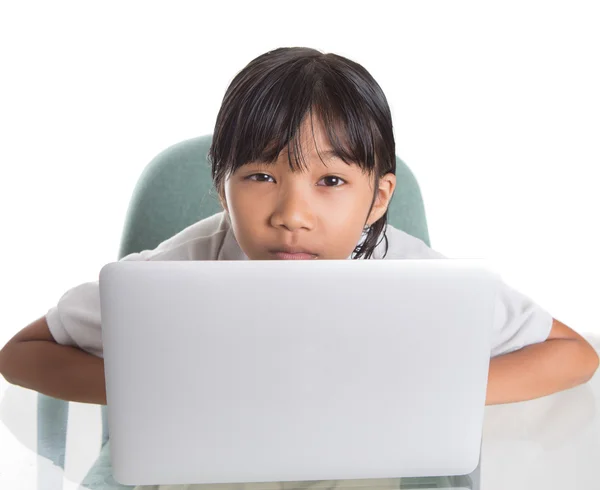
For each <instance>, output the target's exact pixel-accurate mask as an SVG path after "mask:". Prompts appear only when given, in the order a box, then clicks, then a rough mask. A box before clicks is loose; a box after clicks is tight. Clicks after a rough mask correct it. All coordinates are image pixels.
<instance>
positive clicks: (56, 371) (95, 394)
mask: <svg viewBox="0 0 600 490" xmlns="http://www.w3.org/2000/svg"><path fill="white" fill-rule="evenodd" d="M0 373H1V374H2V375H3V376H4V377H5V378H6V380H7V381H8V382H9V383H12V384H15V385H18V386H22V387H24V388H29V389H31V390H35V391H38V392H40V393H43V394H45V395H49V396H52V397H54V398H59V399H61V400H67V401H76V402H82V403H95V404H101V405H106V388H105V382H104V360H103V359H102V358H100V357H96V356H93V355H92V354H88V353H87V352H85V351H83V350H81V349H78V348H77V347H72V346H68V345H60V344H57V343H56V342H55V341H54V338H53V337H52V334H51V333H50V330H49V329H48V324H47V323H46V317H45V316H43V317H41V318H39V319H38V320H36V321H34V322H33V323H31V324H30V325H29V326H27V327H25V328H24V329H23V330H21V331H20V332H18V333H17V334H16V335H15V336H14V337H13V338H12V339H10V340H9V341H8V343H7V344H6V345H5V346H4V347H3V348H2V350H1V351H0Z"/></svg>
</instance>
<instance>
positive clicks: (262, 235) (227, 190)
mask: <svg viewBox="0 0 600 490" xmlns="http://www.w3.org/2000/svg"><path fill="white" fill-rule="evenodd" d="M313 124H314V133H315V134H314V140H313V137H312V132H311V128H310V121H308V120H307V122H305V123H304V124H303V126H302V129H301V135H302V136H301V142H300V144H301V147H302V154H303V156H304V159H305V161H306V164H307V167H308V170H306V171H304V170H301V171H296V172H293V171H292V170H291V169H290V166H289V163H288V154H287V149H284V150H283V151H282V152H281V154H280V155H279V158H278V160H277V162H276V163H275V164H259V163H253V162H250V163H248V164H246V165H243V166H242V167H240V168H239V169H238V170H237V171H236V172H234V173H233V174H232V175H229V176H228V178H227V179H226V180H225V183H224V196H222V197H221V200H222V202H223V206H224V208H225V210H226V212H228V213H229V216H230V219H231V223H232V227H233V232H234V234H235V237H236V239H237V241H238V243H239V245H240V247H241V249H242V251H243V252H244V253H245V254H246V255H247V256H248V258H249V259H252V260H277V259H347V258H348V257H349V256H350V255H351V254H352V252H353V250H354V248H355V247H356V245H357V244H358V242H359V240H360V238H361V235H362V231H363V227H364V226H365V225H371V224H373V223H374V222H375V221H377V220H378V219H379V218H380V217H381V216H382V215H383V214H384V213H385V210H386V209H387V206H388V204H389V200H390V198H391V196H392V193H393V190H394V187H395V184H396V179H395V176H394V175H393V174H387V175H385V176H384V177H382V178H381V179H380V182H379V185H378V190H377V197H376V201H375V203H374V204H373V208H372V210H371V213H370V214H369V208H370V207H371V202H372V200H373V195H374V188H373V181H374V176H373V175H369V174H365V173H363V172H362V170H361V169H360V168H359V167H358V166H357V165H354V164H352V165H348V164H346V163H345V162H344V161H342V160H340V159H338V158H337V157H334V156H333V155H328V154H327V150H329V149H330V148H329V145H328V143H327V139H326V133H324V131H323V128H322V126H321V124H320V122H319V121H315V122H314V123H313ZM315 140H316V145H315ZM317 149H318V152H319V153H320V154H321V157H322V158H323V160H324V161H325V163H327V166H325V165H324V164H323V162H321V160H320V159H319V155H318V154H317ZM292 155H293V152H292Z"/></svg>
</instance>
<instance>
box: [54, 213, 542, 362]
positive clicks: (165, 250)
mask: <svg viewBox="0 0 600 490" xmlns="http://www.w3.org/2000/svg"><path fill="white" fill-rule="evenodd" d="M386 236H387V239H388V252H387V255H386V256H385V259H445V258H447V257H445V256H443V255H442V254H441V253H439V252H436V251H435V250H433V249H431V248H430V247H428V246H427V244H425V242H423V241H422V240H420V239H418V238H416V237H413V236H412V235H409V234H408V233H406V232H404V231H402V230H399V229H397V228H394V227H393V226H390V225H388V226H387V229H386ZM384 251H385V241H384V240H382V241H381V242H380V243H379V245H378V246H377V248H376V249H375V251H374V253H373V257H372V258H374V259H381V258H382V255H383V253H384ZM121 260H160V261H163V260H248V257H247V256H246V255H245V254H244V252H243V251H242V250H241V248H240V247H239V245H238V243H237V240H236V239H235V236H234V234H233V230H232V228H231V222H230V220H229V218H228V217H227V216H226V214H225V213H224V212H220V213H217V214H215V215H213V216H211V217H209V218H206V219H203V220H200V221H198V222H196V223H194V224H192V225H190V226H188V227H187V228H185V229H184V230H182V231H180V232H179V233H177V234H176V235H174V236H172V237H171V238H169V239H167V240H165V241H164V242H162V243H160V244H159V245H158V246H157V247H156V248H155V249H153V250H143V251H141V252H139V253H132V254H130V255H127V256H125V257H123V258H122V259H121ZM495 312H496V313H495V318H494V326H493V334H492V346H491V352H490V357H495V356H498V355H501V354H506V353H508V352H511V351H514V350H518V349H520V348H522V347H524V346H526V345H529V344H535V343H538V342H543V341H545V340H546V339H547V338H548V335H549V334H550V328H551V326H552V316H551V315H550V314H549V313H548V312H547V311H546V310H544V309H542V308H541V307H540V306H539V305H537V304H536V303H534V302H533V301H532V300H531V299H530V298H528V297H527V296H525V295H524V294H522V293H520V292H518V291H516V290H515V289H513V288H511V287H510V286H508V285H507V284H505V283H504V282H502V281H501V284H500V288H499V293H498V295H497V297H496V305H495ZM46 321H47V322H48V327H49V329H50V333H51V334H52V336H53V337H54V339H55V340H56V342H58V343H59V344H64V345H73V346H76V347H79V348H80V349H82V350H84V351H87V352H89V353H91V354H93V355H95V356H98V357H103V351H102V335H101V328H100V292H99V287H98V280H96V281H92V282H86V283H83V284H80V285H78V286H75V287H74V288H71V289H69V290H68V291H67V292H66V293H64V294H63V296H62V297H61V298H60V299H59V301H58V304H57V305H56V306H53V307H52V308H50V310H48V312H47V313H46Z"/></svg>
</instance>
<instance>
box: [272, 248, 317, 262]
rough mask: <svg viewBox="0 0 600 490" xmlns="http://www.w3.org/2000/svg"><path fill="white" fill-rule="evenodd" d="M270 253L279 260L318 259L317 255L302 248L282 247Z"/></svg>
mask: <svg viewBox="0 0 600 490" xmlns="http://www.w3.org/2000/svg"><path fill="white" fill-rule="evenodd" d="M270 252H271V254H273V255H274V256H275V257H277V258H278V259H280V260H313V259H316V258H317V257H318V254H316V253H314V252H311V251H310V250H306V249H304V248H291V247H282V248H278V249H275V250H270Z"/></svg>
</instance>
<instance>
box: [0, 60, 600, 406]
mask: <svg viewBox="0 0 600 490" xmlns="http://www.w3.org/2000/svg"><path fill="white" fill-rule="evenodd" d="M209 160H210V162H211V165H212V177H213V181H214V186H215V188H216V190H217V193H218V196H219V199H220V201H221V204H222V206H223V211H222V212H220V213H218V214H216V215H214V216H212V217H209V218H207V219H204V220H201V221H198V222H197V223H194V224H193V225H191V226H189V227H187V228H186V229H184V230H183V231H181V232H179V233H178V234H176V235H175V236H173V237H171V238H169V239H168V240H166V241H164V242H162V243H161V244H160V245H158V246H157V247H156V248H155V249H153V250H144V251H141V252H139V253H133V254H130V255H128V256H126V257H124V258H123V259H121V260H246V259H250V260H319V259H409V258H423V259H428V258H437V259H442V258H445V257H444V256H443V255H442V254H440V253H438V252H436V251H434V250H432V249H430V248H429V247H428V246H427V245H426V244H425V243H424V242H423V241H421V240H419V239H417V238H415V237H412V236H411V235H409V234H407V233H405V232H403V231H401V230H399V229H395V228H393V227H392V226H389V225H387V224H386V220H387V207H388V204H389V202H390V199H391V198H392V195H393V193H394V188H395V185H396V177H395V164H396V159H395V141H394V135H393V130H392V119H391V113H390V109H389V107H388V104H387V101H386V98H385V95H384V94H383V92H382V90H381V88H380V87H379V85H378V84H377V82H376V81H375V80H374V79H373V78H372V76H371V75H370V74H369V73H368V72H367V70H365V69H364V68H363V67H362V66H361V65H359V64H357V63H355V62H353V61H351V60H349V59H346V58H344V57H342V56H338V55H335V54H331V53H330V54H323V53H321V52H319V51H317V50H314V49H308V48H280V49H275V50H273V51H270V52H267V53H265V54H263V55H261V56H259V57H257V58H256V59H254V60H252V61H251V62H250V63H249V64H248V65H247V66H246V67H245V68H244V69H243V70H242V71H241V72H240V73H238V74H237V76H236V77H235V78H234V79H233V81H232V82H231V84H230V86H229V88H228V89H227V92H226V94H225V96H224V99H223V102H222V106H221V108H220V111H219V114H218V116H217V121H216V125H215V129H214V133H213V140H212V146H211V148H210V152H209ZM100 325H101V320H100V303H99V291H98V281H93V282H88V283H84V284H81V285H78V286H75V287H74V288H72V289H70V290H68V291H67V292H66V293H65V294H64V295H63V296H62V297H61V298H60V299H59V301H58V304H57V305H55V306H54V307H52V308H51V309H50V310H49V311H48V312H47V313H46V315H44V316H43V317H41V318H40V319H38V320H36V321H35V322H33V323H32V324H31V325H29V326H28V327H26V328H24V329H23V330H22V331H20V332H19V333H17V334H16V335H15V337H13V338H12V339H11V340H10V341H9V342H8V343H7V345H6V346H5V347H4V349H3V350H2V352H1V353H0V369H1V372H2V374H3V375H4V376H5V377H6V378H7V380H8V381H10V382H12V383H15V384H19V385H21V386H25V387H28V388H31V389H34V390H36V391H40V392H42V393H46V394H48V395H51V396H54V397H57V398H62V399H64V400H75V401H80V402H88V403H100V404H105V403H106V395H105V390H104V371H103V361H102V340H101V328H100ZM548 339H553V340H557V339H558V340H567V339H569V340H570V341H571V342H570V343H568V344H567V343H565V342H563V343H560V342H555V343H554V344H552V345H551V346H549V347H548V346H546V347H543V348H540V346H539V345H542V344H548V342H546V341H547V340H548ZM533 344H539V345H538V346H536V350H535V351H534V350H532V349H531V348H532V347H533ZM520 350H522V351H523V352H524V354H523V352H518V353H517V352H513V351H520ZM559 351H560V352H559ZM509 353H510V354H509ZM517 355H518V357H517ZM511 356H513V357H511ZM544 356H545V357H544ZM553 356H554V357H553ZM490 357H492V358H498V359H493V360H492V362H491V363H490V376H489V387H488V400H487V403H488V404H490V403H505V402H511V401H517V400H525V399H531V398H535V397H538V396H543V395H546V394H549V393H552V392H555V391H558V390H561V389H566V388H570V387H572V386H574V385H576V384H580V383H582V382H585V381H587V380H588V379H589V378H590V377H591V375H592V374H593V373H594V372H595V370H596V368H597V366H598V356H597V354H596V352H595V350H594V349H593V348H592V347H591V346H590V345H589V344H588V343H587V342H586V341H585V340H584V339H583V338H582V337H581V336H579V335H578V334H577V333H575V332H574V331H573V330H571V329H569V328H568V327H566V326H565V325H563V324H561V323H560V322H558V321H556V320H554V319H553V318H552V316H551V315H550V314H549V313H548V312H547V311H545V310H544V309H542V308H541V307H540V306H538V305H537V304H535V303H534V302H533V301H531V300H530V299H529V298H528V297H526V296H525V295H523V294H521V293H519V292H517V291H515V290H514V289H512V288H510V287H509V286H507V285H502V287H501V288H500V292H499V294H498V297H497V304H496V317H495V324H494V333H493V345H492V347H491V352H490ZM544 358H545V359H559V358H560V359H561V363H560V366H558V365H557V364H558V363H554V364H553V365H552V368H551V369H550V365H549V364H548V363H547V362H545V361H544V360H543V359H544ZM494 361H498V362H494ZM542 366H543V369H542Z"/></svg>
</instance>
